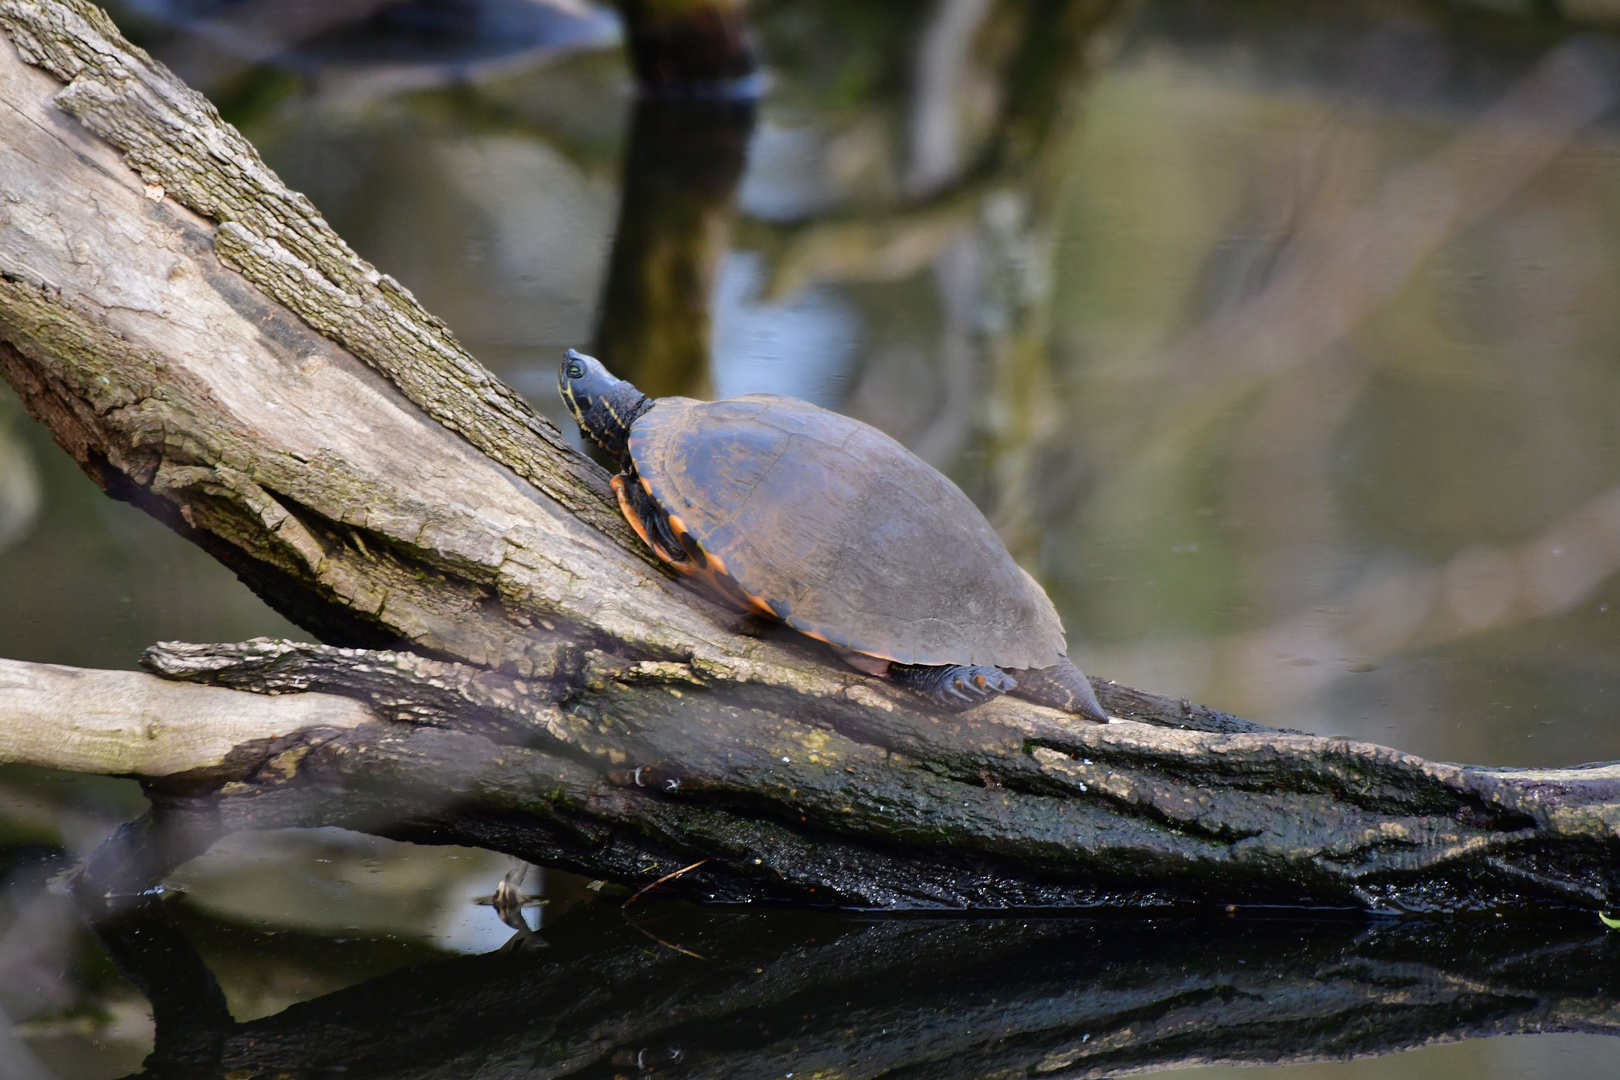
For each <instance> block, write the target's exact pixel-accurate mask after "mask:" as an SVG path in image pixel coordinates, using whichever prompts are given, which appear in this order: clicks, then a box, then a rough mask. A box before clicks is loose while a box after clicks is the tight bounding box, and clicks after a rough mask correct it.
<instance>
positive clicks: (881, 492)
mask: <svg viewBox="0 0 1620 1080" xmlns="http://www.w3.org/2000/svg"><path fill="white" fill-rule="evenodd" d="M630 453H631V456H632V457H633V459H634V460H635V465H636V471H637V473H639V474H640V476H641V478H642V479H643V480H644V481H645V482H646V484H647V487H648V490H649V491H650V492H651V494H652V496H653V498H654V499H655V500H657V501H658V503H659V504H660V505H661V506H663V507H664V509H665V510H666V511H668V512H669V513H670V514H672V515H674V516H676V517H678V518H679V519H680V520H681V522H682V523H683V524H684V525H685V526H686V528H687V529H688V530H689V531H690V532H691V534H692V536H693V538H694V539H696V540H697V541H698V543H700V544H701V545H702V546H703V548H704V550H705V551H707V552H709V553H710V554H711V555H713V556H715V557H717V558H718V559H719V560H720V561H721V562H722V563H723V564H724V569H725V573H726V574H728V575H729V576H730V577H731V578H732V579H733V580H734V581H736V582H737V584H738V585H739V586H740V587H741V588H742V589H743V590H744V591H746V592H748V593H750V594H752V595H753V596H756V597H759V598H760V599H762V600H764V601H765V602H766V604H767V605H768V606H770V607H771V609H772V610H774V611H775V612H776V613H777V616H778V617H779V618H781V619H782V620H783V621H784V622H786V623H787V624H788V625H790V626H792V627H794V628H795V629H797V630H799V631H801V632H803V633H806V634H809V635H811V636H812V637H818V638H821V639H823V640H826V641H830V642H832V643H833V644H835V645H841V646H843V647H845V648H848V649H854V650H856V651H859V652H865V653H871V654H872V655H874V656H881V657H885V658H887V659H890V660H894V661H897V662H899V663H903V664H994V665H996V666H997V667H1007V668H1044V667H1049V666H1051V665H1052V664H1054V663H1056V662H1057V661H1058V659H1059V658H1060V657H1061V656H1062V655H1063V653H1064V649H1065V646H1064V640H1063V626H1062V623H1061V622H1060V621H1059V619H1058V615H1057V611H1056V610H1055V609H1054V608H1053V607H1052V602H1051V600H1049V599H1048V598H1047V596H1046V593H1045V592H1044V591H1043V590H1042V589H1041V587H1040V585H1038V584H1037V583H1036V582H1035V580H1034V579H1033V578H1031V577H1030V576H1029V575H1028V574H1026V573H1025V572H1024V570H1023V569H1022V568H1021V567H1020V566H1019V565H1018V564H1017V563H1015V562H1014V561H1013V560H1012V556H1010V555H1009V554H1008V553H1007V549H1006V547H1005V546H1004V545H1003V544H1002V542H1001V539H1000V538H999V537H998V536H997V535H996V533H995V530H994V529H992V528H991V527H990V523H989V522H988V521H986V520H985V519H984V515H983V514H981V513H980V512H979V510H978V508H977V507H976V506H974V505H973V502H972V501H971V500H970V499H968V497H967V496H966V495H964V494H963V493H962V490H961V489H960V488H958V487H957V486H956V485H955V484H953V483H951V481H950V480H949V479H947V478H946V477H945V476H943V475H941V474H940V473H939V471H938V470H936V469H934V468H933V467H932V466H930V465H928V464H927V463H926V462H924V461H922V460H921V459H920V458H918V457H917V456H916V455H914V454H913V453H911V451H909V450H907V449H906V448H905V447H903V446H901V445H900V444H899V443H897V442H895V441H894V440H893V439H891V438H889V437H888V436H887V435H884V434H883V433H882V432H880V431H878V430H876V429H875V428H872V427H870V426H868V425H866V424H863V423H861V422H860V421H858V420H852V419H850V418H848V417H845V416H841V415H839V414H837V413H833V412H829V411H827V410H825V409H821V408H818V407H816V406H814V405H810V404H808V403H806V402H802V401H798V400H796V399H793V398H784V397H777V396H776V395H773V394H750V395H748V396H746V397H740V398H731V399H729V400H726V401H716V402H700V401H693V400H691V399H689V398H677V397H670V398H661V399H659V400H658V401H657V402H655V403H654V405H653V407H652V408H651V409H650V410H649V411H648V412H647V413H646V414H644V415H643V416H642V417H641V418H640V419H638V420H637V421H636V423H635V425H634V426H633V427H632V428H631V433H630Z"/></svg>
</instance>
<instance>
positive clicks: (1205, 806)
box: [0, 0, 1620, 910]
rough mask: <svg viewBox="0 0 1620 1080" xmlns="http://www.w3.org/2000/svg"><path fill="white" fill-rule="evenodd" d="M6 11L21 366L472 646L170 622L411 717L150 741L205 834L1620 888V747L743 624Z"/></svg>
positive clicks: (823, 867)
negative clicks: (952, 687)
mask: <svg viewBox="0 0 1620 1080" xmlns="http://www.w3.org/2000/svg"><path fill="white" fill-rule="evenodd" d="M0 29H3V30H4V31H5V32H6V34H7V35H9V37H10V39H11V41H13V42H15V43H16V44H17V46H18V48H19V49H20V54H21V57H22V59H24V60H27V61H28V62H29V63H31V64H33V65H36V66H28V65H27V64H24V63H22V62H20V61H19V57H18V53H16V52H13V51H12V49H11V47H10V46H9V45H5V44H3V43H0V147H3V149H4V153H3V154H0V192H4V193H10V194H8V195H7V196H6V202H5V204H4V211H5V213H6V215H7V218H8V220H7V225H6V228H4V229H3V230H0V338H4V339H5V341H6V342H8V343H9V344H6V345H4V346H3V347H0V375H4V377H5V378H7V379H8V380H9V381H10V382H11V383H12V384H13V385H14V386H16V387H17V388H18V390H19V391H20V392H21V394H22V397H23V399H24V401H25V403H26V404H27V406H28V408H29V409H30V411H31V412H32V413H33V414H34V415H35V416H36V417H38V418H40V419H41V420H42V421H43V422H44V423H45V424H46V425H47V426H48V427H49V428H50V429H51V431H52V433H53V434H54V435H55V437H56V438H57V440H58V442H60V443H61V444H62V445H63V446H64V447H65V448H67V449H68V450H69V451H70V452H71V453H72V454H73V455H74V457H75V458H76V460H78V461H79V463H80V464H81V466H83V467H84V468H85V469H86V471H87V472H89V473H90V474H91V475H92V476H93V477H95V478H96V479H97V480H98V482H100V483H101V484H102V486H103V487H104V488H106V489H107V490H109V491H110V492H112V493H114V494H116V495H118V496H120V497H123V498H127V499H130V500H131V501H134V502H136V503H138V504H139V505H142V506H144V507H145V508H147V509H148V510H150V511H152V512H153V513H155V514H157V515H158V516H160V517H162V518H164V519H165V520H167V521H169V522H170V523H171V524H173V525H174V526H175V527H176V528H177V529H179V530H180V531H182V532H183V533H184V534H186V535H188V536H190V537H192V538H194V539H196V540H197V541H198V542H199V543H201V544H203V545H204V546H206V547H207V548H208V549H209V550H210V551H213V552H214V553H215V554H217V555H218V556H219V557H220V558H222V559H223V560H224V561H225V562H227V564H229V565H231V566H232V567H233V568H234V569H236V570H237V571H238V572H239V573H241V574H242V575H243V576H244V577H245V578H246V579H247V580H248V581H249V582H250V583H251V584H253V585H254V586H255V587H256V588H258V589H259V590H260V591H261V593H263V594H264V595H266V596H267V597H268V598H269V599H271V600H272V601H273V602H275V603H276V604H277V605H278V606H280V607H281V608H282V609H283V610H285V611H287V612H289V613H290V614H292V615H294V616H295V617H297V618H299V619H301V620H302V621H303V622H304V623H305V625H308V626H312V627H313V628H315V629H316V630H317V631H318V632H320V633H322V634H323V635H324V636H326V637H327V638H328V639H329V640H334V641H340V642H341V641H349V642H360V643H369V644H374V645H375V644H381V643H385V642H386V643H394V642H398V643H400V644H401V645H404V646H408V647H409V648H411V649H414V650H417V651H418V652H430V653H432V654H434V655H437V656H439V657H442V658H446V659H441V660H428V659H424V658H423V657H422V656H420V655H413V654H412V653H410V652H403V651H389V652H375V651H366V650H349V651H343V650H323V649H310V648H300V647H292V646H286V645H278V644H275V643H250V644H249V645H247V646H242V647H229V646H221V647H170V648H166V649H162V650H158V651H156V652H154V654H153V656H152V659H151V662H152V664H153V666H154V667H155V668H156V669H157V670H160V671H161V672H163V673H164V674H165V675H168V676H171V677H175V678H189V679H196V680H206V681H212V682H215V683H217V684H219V685H221V686H227V687H235V688H240V689H244V690H253V691H257V692H262V693H272V694H275V693H287V692H290V691H307V690H311V689H317V690H325V691H330V692H335V693H339V694H343V695H346V696H350V697H355V698H358V699H360V700H361V701H362V702H364V703H366V704H368V705H369V706H370V707H372V708H374V709H375V710H376V711H377V712H378V713H379V714H380V715H382V716H384V717H386V718H388V719H389V720H391V721H393V722H391V723H375V724H369V723H361V724H359V725H358V726H350V727H347V728H334V727H331V726H328V727H325V728H304V729H301V730H299V731H296V732H293V733H290V734H286V735H282V736H280V737H278V738H277V739H275V740H272V743H271V744H270V745H265V744H262V743H258V742H252V741H250V742H248V743H243V744H240V745H239V747H238V751H239V752H238V751H233V752H232V753H231V754H227V755H226V757H227V760H226V762H225V764H226V766H228V767H225V768H215V769H213V770H212V771H210V770H208V769H204V770H202V772H201V773H198V772H197V771H196V770H190V771H187V772H184V773H181V774H168V773H162V774H161V775H160V776H159V777H157V779H160V780H163V782H162V783H159V784H158V785H156V788H155V789H154V790H155V793H156V794H157V795H158V798H159V806H160V810H161V811H162V812H163V814H164V815H166V816H167V817H168V818H171V819H173V820H175V821H180V822H190V823H191V824H192V825H193V826H195V827H194V829H193V830H192V837H193V839H196V838H205V837H206V836H207V835H209V834H211V833H213V832H217V831H218V830H219V829H223V828H231V827H248V826H252V827H263V826H266V825H270V824H278V823H279V824H339V823H341V824H347V825H350V826H352V827H357V828H366V829H371V830H373V831H378V832H383V833H386V834H388V835H399V836H407V837H411V838H414V839H419V840H429V841H441V842H443V841H457V842H469V843H476V844H482V845H485V846H488V847H492V848H497V849H500V850H505V851H510V852H513V853H514V854H519V855H522V856H523V857H525V858H529V859H531V860H532V861H537V862H545V863H550V864H553V865H563V866H569V867H573V868H575V869H580V870H584V871H586V872H589V873H592V874H594V875H596V876H602V877H611V878H614V879H616V880H620V881H626V882H629V881H646V880H649V879H650V878H649V875H651V876H658V875H660V874H664V873H669V872H671V871H674V870H676V869H678V868H680V867H682V866H686V865H688V864H690V863H693V862H695V861H698V860H699V859H707V860H709V861H707V862H706V863H704V865H703V866H701V867H700V868H698V869H697V870H694V871H692V872H691V873H688V874H686V875H684V876H682V877H681V878H679V879H677V880H675V881H672V882H671V883H670V885H669V886H667V887H670V888H678V889H680V890H682V891H684V892H686V893H687V894H689V895H693V896H697V897H707V898H714V899H734V900H752V899H769V900H789V901H796V902H811V903H821V902H836V903H848V904H859V905H885V904H888V905H945V906H972V905H987V906H1010V905H1029V904H1034V905H1061V904H1080V903H1104V902H1113V903H1122V902H1131V903H1140V902H1144V901H1162V902H1174V901H1190V900H1210V899H1220V900H1228V901H1229V900H1256V901H1265V902H1273V903H1275V902H1314V903H1340V904H1355V905H1361V906H1371V907H1384V908H1429V909H1446V910H1457V909H1472V908H1482V907H1502V906H1510V905H1513V904H1547V903H1560V904H1573V905H1581V906H1600V905H1604V904H1607V903H1610V902H1611V901H1612V899H1613V898H1614V897H1615V896H1616V894H1617V893H1620V882H1617V880H1616V874H1617V871H1616V869H1615V868H1616V866H1617V865H1620V860H1616V859H1615V857H1614V856H1615V854H1616V849H1617V846H1620V845H1617V838H1616V837H1617V824H1620V796H1617V794H1616V792H1617V790H1620V778H1617V777H1616V775H1615V770H1614V769H1612V768H1611V769H1593V770H1566V771H1555V772H1548V773H1522V774H1521V773H1508V772H1502V771H1492V770H1479V769H1466V768H1463V767H1460V766H1450V765H1440V764H1436V763H1432V762H1426V761H1422V760H1421V759H1417V758H1414V757H1411V756H1409V755H1403V754H1399V753H1397V752H1395V751H1392V750H1387V749H1384V748H1380V747H1374V746H1370V745H1366V744H1355V743H1348V742H1344V741H1341V740H1330V739H1320V738H1314V737H1310V736H1303V735H1296V734H1289V733H1277V732H1270V731H1267V730H1264V729H1260V728H1258V727H1257V725H1253V724H1247V723H1245V722H1243V721H1240V720H1238V719H1236V718H1234V717H1229V716H1224V715H1223V714H1219V713H1215V712H1213V711H1212V710H1208V709H1203V708H1200V707H1195V706H1192V705H1191V704H1190V703H1178V702H1174V701H1168V700H1166V699H1162V698H1157V697H1154V696H1153V695H1150V694H1142V693H1140V692H1136V691H1130V690H1127V689H1125V688H1119V687H1112V686H1108V685H1099V687H1098V690H1099V694H1100V696H1101V697H1102V700H1103V702H1104V705H1105V706H1106V707H1108V708H1109V709H1110V710H1111V711H1112V713H1113V714H1114V715H1116V716H1122V717H1127V718H1130V719H1132V720H1138V721H1142V722H1141V723H1120V724H1114V725H1108V726H1106V727H1098V726H1089V725H1084V724H1079V723H1077V722H1076V721H1074V720H1072V719H1070V718H1067V717H1064V716H1061V715H1059V714H1056V713H1052V712H1050V711H1047V710H1043V709H1039V708H1036V707H1033V706H1029V705H1026V704H1023V703H1020V702H1014V701H1006V700H1001V701H997V702H994V703H992V704H990V705H988V706H985V707H982V708H980V709H977V710H974V711H973V712H971V713H969V714H964V715H962V716H957V717H942V716H939V715H937V714H934V713H931V712H928V711H924V709H923V707H922V706H921V705H920V702H919V699H918V698H916V697H913V696H910V695H907V694H905V693H904V692H901V691H896V690H893V689H891V688H889V687H888V686H887V685H886V684H883V683H881V682H877V681H875V680H872V679H870V678H868V677H866V676H862V675H859V674H856V673H854V672H851V671H848V670H846V669H843V668H840V667H836V666H833V665H832V664H831V663H829V660H830V658H829V656H828V655H827V653H826V652H825V651H823V650H821V649H820V647H819V646H813V645H810V644H806V643H804V642H803V641H795V640H779V639H776V638H758V637H750V636H745V635H742V634H740V633H738V632H737V631H736V629H735V628H734V619H735V616H734V615H733V614H731V613H729V612H727V611H725V610H723V609H721V608H719V607H717V606H716V605H714V604H713V603H710V602H709V601H707V600H705V599H703V598H701V597H699V596H698V595H697V594H695V593H693V592H691V591H690V590H689V589H687V588H685V587H684V586H682V585H680V584H678V583H675V582H673V581H671V580H670V579H669V578H668V577H667V576H666V575H665V574H664V573H663V572H662V571H660V570H658V569H657V568H656V567H654V566H653V565H651V563H650V562H649V561H648V559H647V558H646V556H645V554H644V553H643V552H642V551H641V550H640V548H639V547H638V546H637V545H636V544H635V542H634V541H633V540H632V539H631V538H630V536H629V533H628V530H626V529H625V528H624V527H623V525H622V523H620V521H619V519H618V518H617V516H616V515H615V514H614V513H613V512H612V511H611V508H610V507H608V506H607V505H606V503H605V502H604V501H603V498H602V477H601V474H600V472H599V470H596V469H595V468H594V466H590V465H589V464H588V463H587V462H585V461H584V460H583V459H582V458H579V457H578V456H577V455H573V454H571V453H570V452H569V451H567V450H566V448H565V446H564V445H563V444H562V442H561V440H560V438H559V437H558V436H557V435H556V433H555V432H554V431H553V430H552V429H550V428H549V426H548V425H546V424H545V422H544V421H542V420H539V419H538V418H536V417H534V415H533V414H532V413H531V412H529V411H528V410H527V408H526V407H525V406H522V403H521V401H520V400H519V399H517V398H516V396H515V395H513V394H512V393H511V392H510V391H508V390H506V389H505V388H503V387H501V386H500V384H499V383H498V381H496V380H495V379H494V377H493V376H491V375H489V374H488V373H487V372H484V371H483V369H481V368H479V367H477V365H476V363H475V362H474V361H472V360H471V358H470V357H468V356H466V354H465V353H464V352H462V351H460V349H459V347H458V346H455V344H454V342H453V340H451V339H450V337H449V335H448V333H447V332H445V331H444V329H443V327H442V326H441V325H439V324H437V323H436V322H434V321H433V320H432V319H431V317H430V316H427V315H426V314H425V313H422V312H421V311H420V308H419V307H417V306H416V305H415V302H414V301H412V300H411V299H410V298H409V297H408V295H407V294H405V293H404V291H403V290H401V289H399V288H398V287H397V286H395V285H393V284H391V283H390V282H388V280H387V279H385V278H383V277H382V276H381V275H377V274H376V273H375V271H374V270H372V269H371V268H370V267H368V266H366V265H365V264H364V263H362V262H360V261H359V260H358V259H356V258H354V256H353V254H352V252H349V251H348V249H347V248H346V247H344V246H343V245H342V242H341V241H340V240H338V239H337V238H336V237H335V235H333V234H332V233H331V231H330V229H329V228H328V227H327V226H326V225H325V223H324V222H321V221H320V220H319V218H318V216H317V215H315V213H314V211H313V208H311V207H310V206H309V204H308V203H307V202H306V201H303V200H302V198H301V197H299V196H296V195H295V194H294V193H291V192H288V191H286V190H285V188H283V187H282V186H281V185H280V182H279V181H278V180H277V179H276V178H275V177H274V176H273V174H271V173H270V172H269V170H268V169H266V168H265V167H264V165H263V163H262V162H260V161H259V160H258V158H257V156H256V155H255V154H254V153H253V151H252V148H251V147H249V146H248V145H247V144H246V143H245V142H244V141H243V140H242V139H241V138H240V136H239V135H237V133H236V132H235V131H234V130H232V129H230V128H229V127H228V126H226V125H224V124H222V123H221V122H220V121H219V119H218V117H217V115H216V114H214V112H213V110H212V109H211V107H209V106H208V105H207V103H206V102H204V101H202V99H201V98H199V97H197V96H196V95H195V94H193V93H192V92H191V91H189V90H188V89H186V88H185V87H184V86H183V85H181V84H179V83H178V82H176V81H175V80H174V79H173V78H172V76H170V75H169V74H168V72H166V71H165V70H164V69H162V68H161V67H160V66H158V65H155V64H153V63H152V62H151V61H150V59H149V58H146V57H145V56H144V54H141V53H140V52H139V50H135V49H133V48H132V47H131V46H129V45H128V44H127V43H125V42H123V41H122V40H121V39H120V38H118V37H117V35H116V32H115V31H114V30H113V29H112V28H111V25H110V24H109V23H107V21H106V20H105V18H104V17H103V16H101V14H100V13H99V12H97V11H96V10H95V9H93V8H91V7H89V6H88V5H86V4H84V3H82V2H81V0H31V2H23V0H0ZM61 79H69V80H71V82H69V83H68V84H67V85H66V86H64V85H62V83H61V82H60V81H59V80H61ZM64 110H65V111H64ZM126 161H127V164H126ZM22 192H27V193H28V195H27V197H26V198H25V197H23V196H22V195H21V194H19V193H22ZM362 361H364V362H362ZM385 375H386V378H385V377H384V376H385ZM451 661H455V662H451ZM222 700H223V699H222ZM1149 724H1154V725H1159V726H1157V727H1150V726H1148V725H1149ZM1166 726H1168V727H1171V728H1177V727H1179V728H1187V729H1204V730H1202V731H1194V730H1185V731H1171V730H1166ZM233 755H234V756H233ZM119 767H120V768H123V767H124V764H123V763H121V764H120V766H119ZM146 767H150V768H152V769H153V770H154V771H155V772H156V771H159V770H160V769H164V768H168V767H169V765H167V764H163V765H160V764H152V765H150V766H146ZM200 793H201V794H203V795H205V796H206V797H204V798H198V795H199V794H200ZM174 850H177V851H185V850H195V843H192V842H191V841H187V842H186V843H178V844H176V845H174Z"/></svg>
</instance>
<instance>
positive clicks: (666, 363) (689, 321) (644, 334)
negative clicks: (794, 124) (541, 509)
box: [594, 97, 754, 397]
mask: <svg viewBox="0 0 1620 1080" xmlns="http://www.w3.org/2000/svg"><path fill="white" fill-rule="evenodd" d="M753 126H754V109H753V103H752V102H747V101H683V100H678V99H674V100H672V99H668V98H658V97H649V98H643V99H642V100H641V101H639V102H637V103H636V110H635V114H634V117H633V119H632V122H631V125H630V147H629V151H628V152H627V153H626V155H625V163H624V173H623V175H624V184H623V189H622V191H623V193H622V195H621V196H620V198H619V225H618V228H617V229H616V230H615V231H614V234H613V257H612V260H611V262H610V263H609V266H608V278H607V287H606V289H605V290H604V292H603V297H602V310H601V314H600V316H599V318H598V320H597V331H596V342H595V345H594V349H595V355H596V356H597V358H598V359H600V360H601V361H602V362H603V363H605V364H607V365H608V366H609V367H610V368H612V369H613V370H614V372H616V373H617V374H618V375H620V376H621V377H623V378H626V379H629V380H630V381H631V382H633V383H635V384H636V385H637V386H639V387H641V389H642V390H643V391H644V392H645V393H647V394H650V395H652V396H653V397H664V396H667V395H669V394H684V395H687V396H693V397H705V396H707V386H708V363H709V302H710V299H711V297H712V295H713V293H714V278H715V272H716V270H717V268H718V265H719V262H720V257H721V256H722V255H723V254H724V253H725V250H726V242H727V239H728V237H729V234H730V231H731V230H730V225H731V218H732V214H733V205H732V200H733V195H734V193H735V191H736V187H737V181H738V179H739V178H740V177H741V176H742V171H743V164H744V161H745V159H746V156H747V152H748V136H749V133H750V132H751V131H752V130H753Z"/></svg>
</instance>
